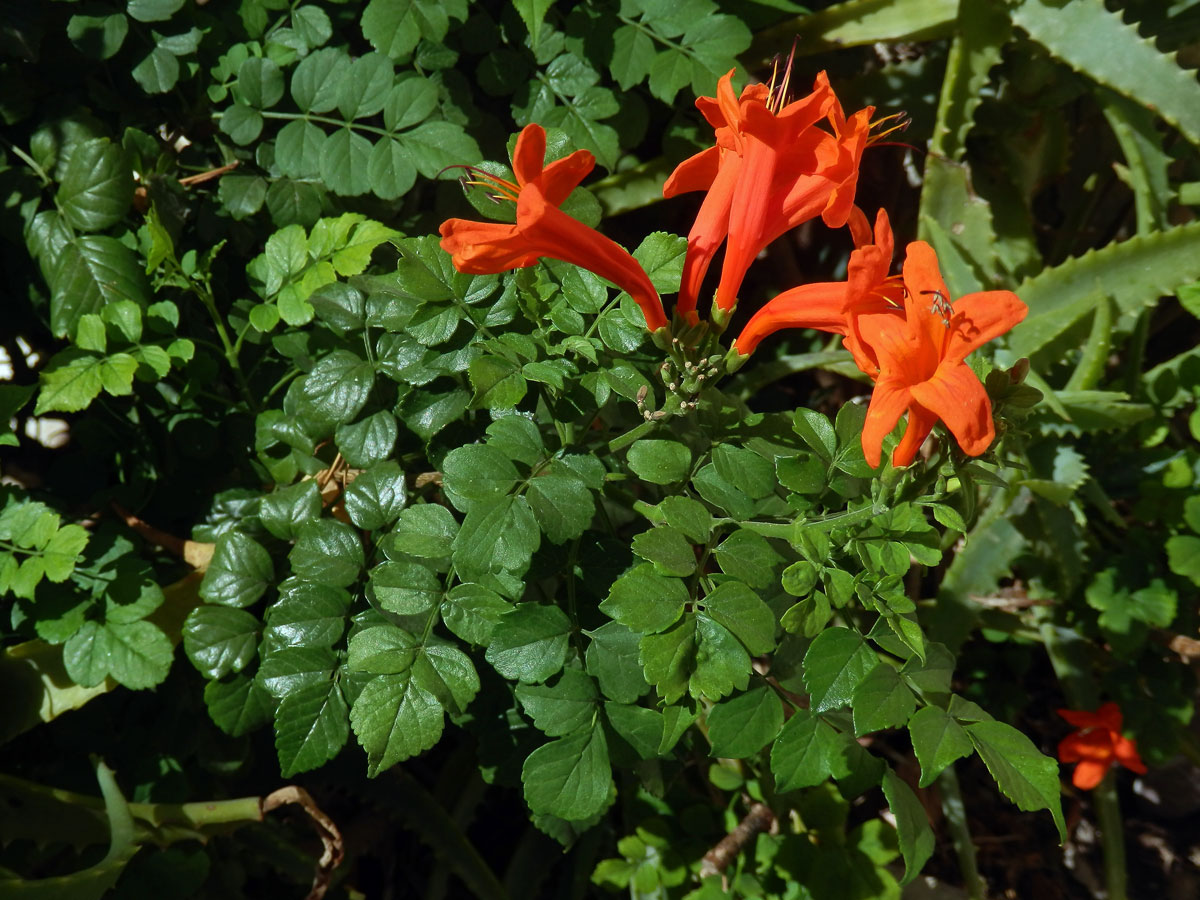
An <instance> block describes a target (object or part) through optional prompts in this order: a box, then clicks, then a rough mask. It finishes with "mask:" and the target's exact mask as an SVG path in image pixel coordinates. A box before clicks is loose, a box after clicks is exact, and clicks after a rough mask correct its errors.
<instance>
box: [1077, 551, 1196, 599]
mask: <svg viewBox="0 0 1200 900" xmlns="http://www.w3.org/2000/svg"><path fill="white" fill-rule="evenodd" d="M1167 564H1168V565H1169V566H1170V567H1171V571H1172V572H1174V573H1175V574H1176V575H1182V576H1183V577H1184V578H1190V579H1191V580H1192V582H1193V583H1195V584H1200V538H1197V537H1193V536H1192V535H1190V534H1177V535H1174V536H1172V537H1169V538H1167ZM1089 602H1091V601H1090V598H1089ZM1093 605H1094V604H1093ZM1171 612H1172V616H1171V618H1174V609H1172V611H1171Z"/></svg>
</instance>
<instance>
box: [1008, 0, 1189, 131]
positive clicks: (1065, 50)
mask: <svg viewBox="0 0 1200 900" xmlns="http://www.w3.org/2000/svg"><path fill="white" fill-rule="evenodd" d="M1012 20H1013V24H1014V25H1016V26H1017V27H1019V28H1021V29H1023V30H1024V31H1025V32H1026V33H1028V35H1029V36H1030V37H1031V38H1033V39H1034V40H1035V41H1037V42H1038V43H1039V44H1041V45H1042V46H1043V47H1045V48H1046V49H1047V50H1049V51H1050V52H1051V53H1052V54H1053V55H1054V56H1056V57H1058V58H1059V59H1061V60H1062V61H1063V62H1065V63H1066V64H1067V65H1069V66H1070V67H1071V68H1073V69H1075V70H1076V71H1079V72H1083V73H1084V74H1085V75H1087V76H1088V77H1090V78H1092V79H1094V80H1095V81H1097V82H1099V83H1100V84H1103V85H1105V86H1106V87H1110V88H1112V89H1113V90H1114V91H1116V92H1117V93H1118V94H1121V95H1123V96H1125V97H1128V98H1129V99H1131V100H1134V101H1136V102H1137V103H1140V104H1142V105H1144V106H1145V107H1146V108H1148V109H1150V110H1153V111H1154V112H1156V113H1157V114H1158V115H1160V116H1162V117H1163V118H1164V119H1165V120H1166V121H1168V122H1170V123H1171V124H1172V125H1174V126H1175V127H1176V128H1178V129H1179V130H1180V131H1181V132H1183V135H1184V136H1185V137H1186V138H1187V139H1188V140H1190V141H1191V142H1192V143H1193V144H1200V85H1198V84H1197V83H1196V76H1195V73H1194V72H1191V71H1188V70H1187V69H1183V68H1181V67H1180V66H1179V64H1178V63H1177V62H1176V59H1175V54H1174V53H1162V52H1160V51H1159V50H1158V48H1157V47H1155V43H1154V39H1153V38H1143V37H1141V36H1140V35H1139V34H1138V30H1137V26H1136V25H1126V24H1125V23H1124V22H1123V21H1122V20H1121V14H1120V13H1119V12H1109V11H1108V10H1107V9H1106V8H1105V6H1104V2H1103V0H1072V2H1070V3H1062V2H1055V0H1023V2H1021V3H1020V4H1019V5H1018V6H1017V7H1016V8H1015V9H1013V11H1012Z"/></svg>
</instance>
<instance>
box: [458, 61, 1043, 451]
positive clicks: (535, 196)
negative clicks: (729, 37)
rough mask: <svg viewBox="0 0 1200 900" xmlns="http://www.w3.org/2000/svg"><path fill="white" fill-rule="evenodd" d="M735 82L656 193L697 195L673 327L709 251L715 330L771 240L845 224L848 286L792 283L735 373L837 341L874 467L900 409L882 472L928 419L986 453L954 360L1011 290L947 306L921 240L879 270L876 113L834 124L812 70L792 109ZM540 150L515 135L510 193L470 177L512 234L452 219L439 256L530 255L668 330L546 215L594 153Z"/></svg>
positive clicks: (742, 339) (999, 326) (882, 255)
mask: <svg viewBox="0 0 1200 900" xmlns="http://www.w3.org/2000/svg"><path fill="white" fill-rule="evenodd" d="M732 78H733V73H732V72H730V73H728V74H727V75H725V76H724V77H723V78H721V79H720V82H719V83H718V87H717V96H716V97H715V98H713V97H701V98H700V99H699V100H697V101H696V105H697V107H698V108H699V109H700V111H701V112H702V113H703V114H704V116H705V118H706V119H707V120H708V121H709V123H710V124H711V125H712V126H713V128H714V130H715V133H716V134H715V137H716V141H715V144H714V146H712V147H710V148H708V149H706V150H704V151H703V152H701V153H698V154H696V155H695V156H693V157H691V158H690V159H687V160H685V161H684V162H683V163H681V164H680V165H679V167H678V168H677V169H676V170H675V172H674V173H673V174H672V175H671V177H670V178H669V179H668V180H667V183H666V185H665V186H664V188H663V194H664V196H666V197H673V196H675V195H677V194H680V193H684V192H687V191H705V192H706V194H705V197H704V201H703V202H702V204H701V206H700V211H699V214H698V215H697V217H696V221H695V224H694V225H693V227H692V230H691V233H690V234H689V235H688V246H687V256H686V258H685V262H684V267H683V279H682V285H681V287H680V291H679V296H678V299H677V301H676V304H675V314H676V318H677V320H679V321H680V322H681V323H686V324H689V325H694V324H696V323H698V322H699V317H698V315H697V312H696V305H697V301H698V298H699V293H700V286H701V283H702V282H703V280H704V277H705V274H706V273H707V271H708V268H709V265H710V263H711V262H712V259H713V257H714V256H715V254H716V252H717V250H718V249H719V248H720V247H721V245H722V244H724V245H725V255H724V260H723V262H722V267H721V276H720V282H719V284H718V285H717V290H716V294H715V298H714V301H713V304H712V309H711V310H710V314H709V318H710V321H711V322H712V323H713V324H714V325H715V326H716V327H717V328H724V326H725V325H726V324H727V323H728V321H729V318H730V315H731V314H732V312H733V310H734V308H735V307H736V305H737V300H738V292H739V290H740V288H741V284H742V280H743V278H744V277H745V275H746V272H747V271H748V270H749V268H750V265H751V263H752V262H753V261H754V259H755V257H757V256H758V254H759V253H760V252H761V251H762V250H763V249H764V248H765V247H766V246H767V245H768V244H769V243H770V242H771V241H773V240H775V239H776V238H778V237H780V236H781V235H783V234H784V233H785V232H787V231H789V230H791V229H792V228H795V227H796V226H797V225H799V224H801V223H802V222H806V221H809V220H811V219H814V218H816V217H817V216H820V217H821V218H822V220H823V221H824V223H825V224H826V225H828V226H830V227H833V228H838V227H841V226H843V225H846V226H848V227H849V228H850V231H851V235H852V237H853V239H854V243H855V247H856V249H855V250H854V251H853V253H852V254H851V256H850V262H849V268H848V273H847V279H846V281H844V282H835V283H818V284H805V285H801V286H799V287H796V288H792V289H791V290H788V291H784V292H783V293H781V294H779V295H778V296H777V297H775V298H773V299H772V300H770V301H769V302H767V303H766V304H765V305H764V306H763V307H762V308H761V309H759V310H758V311H757V312H756V313H755V314H754V315H753V317H752V318H751V319H750V320H749V322H747V323H746V326H745V327H744V328H743V329H742V331H741V333H740V334H739V335H738V336H737V338H736V339H735V340H734V342H733V348H734V350H735V351H736V354H735V362H734V365H736V364H737V362H739V361H741V360H744V358H745V357H748V356H749V355H750V354H751V353H752V352H754V349H755V348H756V347H757V346H758V344H759V342H760V341H762V339H763V338H765V337H767V336H768V335H770V334H773V333H774V332H776V331H779V330H780V329H783V328H815V329H818V330H822V331H828V332H831V333H834V334H839V335H841V336H842V338H843V342H844V344H845V346H846V348H847V349H848V350H849V351H850V353H851V354H852V356H853V358H854V361H855V363H857V365H858V367H859V368H860V369H861V370H862V371H863V372H864V373H865V374H866V375H868V376H870V377H871V378H872V379H873V380H874V382H875V390H874V392H873V394H872V397H871V403H870V407H869V408H868V412H867V418H866V424H865V426H864V429H863V435H862V445H863V452H864V454H865V456H866V459H867V461H868V462H869V463H870V464H871V465H872V466H878V465H879V462H880V457H881V453H882V444H883V438H884V436H885V435H886V434H888V433H889V432H890V431H891V430H892V429H893V428H894V427H895V425H896V423H897V422H898V421H899V420H900V417H901V416H902V415H903V414H904V413H905V411H907V412H908V427H907V429H906V431H905V433H904V437H903V439H902V440H901V442H900V444H899V445H898V446H897V448H896V450H895V453H894V454H893V456H892V463H893V465H896V466H903V465H908V464H909V463H910V462H912V460H913V458H914V457H915V456H916V453H917V450H918V449H919V448H920V446H921V444H922V443H923V442H924V440H925V438H926V437H927V436H928V435H929V432H930V431H931V430H932V428H933V425H934V424H935V423H936V422H937V421H938V420H939V419H940V420H941V421H942V422H944V423H945V424H946V427H947V428H949V430H950V432H951V433H952V434H953V435H954V437H955V439H956V440H957V441H958V444H959V446H960V447H961V448H962V450H963V452H965V453H967V454H969V455H972V456H978V455H980V454H982V453H984V452H985V451H986V450H987V449H988V447H989V446H990V445H991V443H992V441H993V439H994V438H995V427H994V425H993V422H992V410H991V404H990V402H989V401H988V397H987V393H986V392H985V390H984V388H983V385H982V384H980V382H979V379H978V378H977V377H976V376H975V374H974V373H973V372H972V371H971V369H970V368H969V367H968V366H967V365H966V364H965V363H964V361H963V360H964V359H965V358H966V356H967V355H968V354H969V353H971V352H972V351H973V350H975V349H976V348H978V347H980V346H982V345H983V344H985V343H986V342H987V341H989V340H991V339H992V338H994V337H997V336H998V335H1001V334H1003V333H1005V332H1006V331H1008V330H1009V329H1010V328H1012V327H1013V325H1015V324H1016V323H1017V322H1020V321H1021V320H1022V319H1023V318H1024V317H1025V313H1026V306H1025V304H1024V303H1022V302H1021V301H1020V300H1019V299H1018V298H1017V297H1016V295H1015V294H1013V293H1011V292H1010V291H985V292H981V293H975V294H968V295H967V296H964V297H961V298H960V299H958V300H956V301H954V302H951V300H950V295H949V293H948V291H947V289H946V284H945V282H944V281H943V280H942V276H941V273H940V271H939V269H938V261H937V256H936V254H935V253H934V251H933V248H932V247H930V246H929V245H928V244H926V243H924V242H923V241H915V242H913V243H911V244H909V245H908V248H907V254H906V258H905V261H904V264H903V269H902V275H899V276H895V275H889V274H888V272H889V269H890V268H891V265H892V250H893V238H892V231H891V226H890V224H889V222H888V217H887V214H886V213H885V212H884V211H883V210H882V209H881V210H879V212H878V215H877V217H876V220H875V226H874V228H873V229H872V228H871V226H870V224H869V222H868V219H867V217H866V215H865V214H864V213H863V212H862V210H861V209H859V207H857V206H856V205H855V203H854V199H855V197H854V195H855V189H856V187H857V182H858V169H859V163H860V161H861V159H862V154H863V151H864V150H865V149H866V147H867V146H868V145H869V144H870V143H871V142H872V135H871V129H872V123H871V119H870V117H871V115H872V113H873V112H874V110H873V108H871V107H867V108H866V109H862V110H859V111H858V112H857V113H855V114H854V115H852V116H850V117H849V118H847V117H846V115H845V113H844V111H843V109H842V105H841V103H840V102H839V101H838V99H837V97H836V96H835V95H834V92H833V89H832V88H831V87H830V85H829V80H828V78H827V77H826V76H825V73H823V72H822V73H821V74H819V75H818V76H817V79H816V83H815V85H814V88H813V91H812V93H810V94H809V95H808V96H806V97H804V98H802V99H798V100H795V101H792V102H790V103H787V102H785V94H786V78H785V80H784V83H783V84H782V85H781V86H780V87H779V89H778V90H773V89H772V88H771V87H769V86H767V85H764V84H754V85H749V86H748V87H746V88H745V89H744V90H743V91H742V94H741V96H740V97H738V96H737V95H736V94H735V92H734V90H733V85H732ZM822 123H824V126H825V127H820V126H821V124H822ZM545 151H546V134H545V131H544V130H543V129H542V128H541V126H539V125H536V124H531V125H527V126H526V127H525V129H524V130H523V131H522V132H521V134H520V136H519V137H518V139H517V144H516V148H515V150H514V152H513V166H512V168H513V175H514V177H515V178H516V184H513V183H511V182H508V181H505V180H503V179H500V178H497V177H495V176H492V175H489V174H486V173H478V174H479V176H480V177H481V178H483V179H485V180H486V183H487V184H488V186H489V187H490V188H491V189H493V190H495V191H497V192H498V193H499V194H500V195H501V196H503V197H506V198H508V199H510V200H512V201H513V202H514V203H515V204H516V223H515V224H513V225H505V224H499V223H484V222H473V221H468V220H464V219H449V220H447V221H446V222H444V223H443V224H442V227H441V234H442V247H443V249H445V250H446V251H447V252H448V253H450V254H451V255H452V256H453V260H454V264H455V266H456V267H457V268H458V270H459V271H461V272H469V273H472V274H491V273H496V272H503V271H508V270H510V269H516V268H521V267H524V266H531V265H533V264H534V263H536V262H537V260H538V259H540V258H543V257H549V258H552V259H559V260H563V261H565V262H569V263H574V264H575V265H578V266H581V267H583V268H585V269H589V270H591V271H592V272H594V273H596V274H597V275H599V276H601V277H602V278H606V279H608V280H609V281H611V282H613V283H614V284H616V285H617V286H618V287H620V288H622V289H623V290H625V291H627V292H628V293H629V295H630V296H631V297H633V299H634V300H635V301H636V302H637V304H638V306H639V307H640V308H641V310H642V313H643V315H644V316H645V319H646V327H647V328H649V329H650V331H651V332H657V331H658V330H659V329H666V328H668V322H667V316H666V314H665V312H664V310H663V304H662V300H661V299H660V297H659V296H658V292H657V291H656V290H655V289H654V285H653V284H651V282H650V279H649V277H648V276H647V275H646V273H645V272H644V271H643V270H642V268H641V266H640V265H639V264H638V263H637V261H636V260H635V259H634V258H633V257H632V256H631V255H630V254H629V253H628V252H626V250H625V249H624V248H622V247H621V246H619V245H618V244H616V243H615V242H614V241H612V240H610V239H608V238H606V237H604V236H603V235H602V234H600V233H599V232H597V231H596V230H595V229H592V228H589V227H588V226H586V225H584V224H583V223H582V222H579V221H577V220H576V219H573V218H572V217H570V216H569V215H567V214H566V213H564V212H562V211H561V210H560V209H559V206H560V205H561V204H562V202H563V201H564V200H565V199H566V198H567V196H568V195H569V194H570V193H571V191H572V190H574V188H575V187H576V186H578V184H579V183H580V181H582V179H583V178H584V177H585V176H586V175H587V174H588V173H589V172H590V171H591V170H592V167H593V166H594V164H595V160H594V158H593V157H592V154H591V153H589V152H587V151H586V150H579V151H576V152H575V153H572V154H571V155H569V156H567V157H564V158H563V159H559V160H557V161H555V162H552V163H550V164H549V165H545V164H544V160H545ZM664 333H665V332H664Z"/></svg>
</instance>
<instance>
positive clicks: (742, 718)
mask: <svg viewBox="0 0 1200 900" xmlns="http://www.w3.org/2000/svg"><path fill="white" fill-rule="evenodd" d="M782 727H783V701H782V700H780V699H779V695H778V694H777V693H775V691H773V690H772V689H771V688H768V687H759V688H755V689H753V690H750V691H746V692H745V693H744V694H738V695H737V696H736V697H731V698H729V699H728V700H723V701H722V702H720V703H718V704H717V705H716V706H714V707H713V708H712V709H711V710H709V713H708V737H709V740H710V741H712V749H711V751H710V755H712V756H716V757H720V758H722V759H747V758H749V757H751V756H753V755H754V754H755V753H757V752H758V751H759V750H761V749H762V748H763V747H764V746H765V745H767V744H769V743H770V742H771V741H773V740H775V736H776V735H778V734H779V729H780V728H782Z"/></svg>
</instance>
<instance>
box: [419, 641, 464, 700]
mask: <svg viewBox="0 0 1200 900" xmlns="http://www.w3.org/2000/svg"><path fill="white" fill-rule="evenodd" d="M412 671H413V679H414V680H415V681H416V683H417V684H418V685H419V686H420V687H422V688H424V689H425V690H427V691H429V693H431V694H433V696H435V697H437V699H438V702H439V703H440V704H442V707H443V708H444V709H445V710H446V711H447V712H448V713H451V714H452V715H462V714H463V713H464V712H466V710H467V707H468V706H469V705H470V703H471V701H472V700H474V699H475V695H476V694H478V693H479V673H478V672H476V671H475V665H474V663H472V662H471V658H470V657H469V656H467V654H465V653H463V652H462V651H461V650H459V649H458V648H457V647H455V646H454V645H453V644H451V643H450V642H448V641H446V642H443V641H441V640H440V639H438V638H436V637H431V638H428V639H427V642H426V644H425V646H424V647H422V648H421V652H420V653H419V654H417V657H416V659H414V660H413V668H412Z"/></svg>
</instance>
